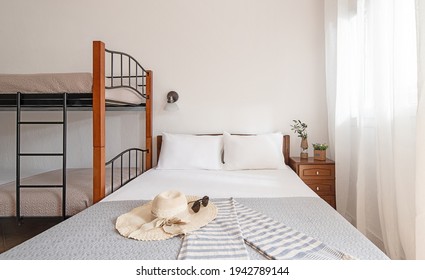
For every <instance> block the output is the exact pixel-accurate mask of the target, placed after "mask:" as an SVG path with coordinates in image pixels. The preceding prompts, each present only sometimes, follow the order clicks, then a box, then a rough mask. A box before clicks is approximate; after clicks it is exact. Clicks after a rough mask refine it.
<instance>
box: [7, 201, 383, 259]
mask: <svg viewBox="0 0 425 280" xmlns="http://www.w3.org/2000/svg"><path fill="white" fill-rule="evenodd" d="M236 199H237V201H238V202H240V203H242V204H243V205H245V206H247V207H250V208H252V209H254V210H256V211H259V212H262V213H264V214H265V215H267V216H269V217H270V218H272V219H274V220H277V221H281V222H283V223H285V224H286V225H287V226H289V227H292V228H294V229H297V230H298V231H300V232H303V233H305V234H307V235H309V236H312V237H314V238H316V239H318V240H320V241H322V242H324V243H326V244H328V245H330V246H332V247H334V248H336V249H338V250H341V251H344V252H346V253H347V254H350V255H351V256H353V257H355V258H357V259H388V257H387V256H386V255H385V254H384V253H382V252H381V251H380V250H379V249H378V248H377V247H376V246H375V245H373V244H372V243H371V242H370V241H369V240H368V239H367V238H366V237H364V236H363V235H362V234H361V233H360V232H359V231H357V230H356V229H355V228H354V227H353V226H352V225H351V224H349V223H348V222H347V221H346V220H345V219H344V218H342V217H341V216H340V215H339V214H338V213H337V212H336V211H335V210H334V209H332V208H331V207H330V206H329V205H327V204H326V203H325V202H323V201H322V200H321V199H320V198H307V197H297V198H236ZM142 203H144V202H143V201H111V202H100V203H97V204H96V205H93V206H91V207H89V208H88V209H86V210H84V211H82V212H80V213H79V214H77V215H75V216H73V217H71V218H69V219H67V220H66V221H64V222H62V223H60V224H58V225H56V226H54V227H52V228H50V229H49V230H47V231H45V232H43V233H41V234H39V235H37V236H36V237H34V238H32V239H30V240H28V241H26V242H24V243H22V244H20V245H18V246H16V247H14V248H12V249H10V250H8V251H7V252H5V253H3V254H0V259H21V260H23V259H45V260H59V259H65V260H83V259H86V260H87V259H88V260H110V259H118V260H124V259H136V260H137V259H138V260H142V259H148V260H154V259H162V260H166V259H171V260H175V259H177V256H178V253H179V250H180V247H181V244H182V239H181V238H180V237H174V238H171V239H168V240H163V241H147V242H146V241H137V240H133V239H127V238H124V237H122V236H121V235H120V234H119V233H118V232H117V231H116V230H115V221H116V218H117V217H118V216H119V215H121V214H123V213H126V212H129V211H130V210H131V209H133V208H135V207H137V206H140V205H141V204H142ZM248 253H249V255H250V256H249V257H250V258H251V259H262V258H263V257H262V256H261V255H260V254H258V253H257V252H256V251H254V250H249V252H248Z"/></svg>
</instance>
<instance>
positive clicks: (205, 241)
mask: <svg viewBox="0 0 425 280" xmlns="http://www.w3.org/2000/svg"><path fill="white" fill-rule="evenodd" d="M214 203H215V204H216V205H217V208H218V215H217V218H216V219H215V220H214V221H213V222H211V223H209V224H208V225H207V226H205V227H203V228H201V229H200V230H198V231H196V232H194V233H192V234H188V235H187V236H186V237H185V238H184V241H183V244H182V248H181V250H180V254H179V256H178V259H241V258H242V259H246V258H248V254H247V251H246V248H245V247H244V246H243V245H244V244H243V242H245V243H246V244H247V245H249V246H250V247H252V248H253V249H255V250H256V251H257V252H258V253H260V254H261V255H263V256H264V257H265V258H267V259H280V260H293V259H298V260H300V259H301V260H302V259H305V260H316V259H317V260H319V259H320V260H336V259H353V258H352V257H351V256H349V255H347V254H345V253H343V252H340V251H338V250H335V249H333V248H331V247H329V246H327V245H325V244H324V243H322V242H320V241H318V240H316V239H314V238H312V237H309V236H307V235H305V234H303V233H301V232H298V231H296V230H294V229H292V228H290V227H287V226H285V225H284V224H282V223H280V222H276V221H274V220H273V219H271V218H269V217H267V216H266V215H264V214H262V213H259V212H257V211H254V210H252V209H250V208H248V207H245V206H244V205H242V204H240V203H238V202H236V201H235V200H234V199H233V198H231V199H229V200H225V201H220V202H214Z"/></svg>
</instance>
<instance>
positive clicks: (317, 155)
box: [313, 143, 328, 160]
mask: <svg viewBox="0 0 425 280" xmlns="http://www.w3.org/2000/svg"><path fill="white" fill-rule="evenodd" d="M327 149H328V144H326V143H315V144H313V150H314V159H315V160H326V150H327Z"/></svg>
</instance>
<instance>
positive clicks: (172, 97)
mask: <svg viewBox="0 0 425 280" xmlns="http://www.w3.org/2000/svg"><path fill="white" fill-rule="evenodd" d="M177 100H179V94H178V93H177V92H175V91H170V92H169V93H168V94H167V104H165V111H170V112H171V111H178V110H179V106H177V104H176V102H177Z"/></svg>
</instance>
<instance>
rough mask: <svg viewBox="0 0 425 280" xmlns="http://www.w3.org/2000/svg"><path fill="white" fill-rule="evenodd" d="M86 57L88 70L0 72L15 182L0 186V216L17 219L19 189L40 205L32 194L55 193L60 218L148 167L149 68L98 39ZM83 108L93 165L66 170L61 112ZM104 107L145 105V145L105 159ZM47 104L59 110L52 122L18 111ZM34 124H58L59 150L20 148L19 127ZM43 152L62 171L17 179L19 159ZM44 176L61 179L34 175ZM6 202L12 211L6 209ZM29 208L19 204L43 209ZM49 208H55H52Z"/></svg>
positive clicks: (1, 100) (47, 107) (64, 119)
mask: <svg viewBox="0 0 425 280" xmlns="http://www.w3.org/2000/svg"><path fill="white" fill-rule="evenodd" d="M92 62H93V72H92V73H51V74H21V75H11V74H1V75H0V109H3V110H5V109H6V110H11V109H12V110H13V108H16V109H15V110H16V113H17V114H16V116H17V118H16V181H15V182H12V183H9V184H4V185H2V186H0V200H1V201H0V202H1V203H0V205H1V207H0V216H10V215H12V214H15V215H16V217H18V218H19V219H20V218H22V212H21V192H27V194H30V193H31V192H32V194H31V195H30V196H31V199H28V198H27V199H26V202H27V203H34V204H37V203H41V204H42V203H43V201H40V200H38V198H40V197H42V196H44V195H46V193H50V196H53V197H58V196H61V198H62V200H61V201H62V203H61V212H62V213H61V214H62V217H64V218H65V217H66V216H69V215H73V214H75V213H76V212H79V211H81V210H82V209H84V208H86V207H88V206H89V205H91V204H94V203H96V202H98V201H100V200H101V199H103V198H104V197H105V196H106V195H107V194H109V193H111V192H113V191H114V190H115V189H117V188H119V187H120V186H122V185H124V184H125V183H127V182H129V181H131V180H132V179H134V178H135V177H137V176H138V175H140V174H141V173H142V172H144V171H145V170H147V169H150V168H151V167H152V124H151V122H152V71H150V70H145V69H144V68H143V67H142V65H141V64H140V63H139V62H138V61H137V60H135V59H134V58H133V57H132V56H130V55H128V54H126V53H123V52H118V51H112V50H108V49H106V48H105V44H104V43H103V42H101V41H94V42H93V61H92ZM108 71H109V73H108V75H106V74H105V73H107V72H108ZM87 108H91V109H92V111H93V120H92V121H93V168H92V169H89V170H85V169H75V170H74V169H73V170H70V169H67V165H66V158H67V155H66V154H67V126H66V125H67V112H68V111H69V110H70V109H72V110H85V109H87ZM109 108H111V109H113V108H115V109H116V108H119V109H120V110H128V109H134V108H145V111H146V142H145V145H146V147H145V149H140V148H132V149H128V150H126V151H123V152H121V153H120V154H118V155H117V156H115V157H114V158H113V159H111V160H110V161H109V162H105V110H107V109H109ZM52 109H53V110H61V111H62V119H60V120H56V121H32V120H31V121H27V120H22V119H21V113H22V111H24V110H52ZM40 124H43V125H60V126H62V140H63V143H62V148H63V150H62V152H60V153H44V152H43V153H23V152H21V149H20V145H21V143H20V142H21V141H20V137H21V126H23V125H40ZM43 156H46V157H61V158H62V170H58V171H59V172H60V173H59V174H58V173H57V171H54V172H46V173H44V174H39V175H35V176H32V177H31V178H25V179H23V178H21V172H20V169H21V166H20V162H21V158H25V157H43ZM68 174H71V176H73V178H74V179H72V180H69V181H70V182H68V180H67V178H68ZM45 176H48V177H49V176H50V177H54V178H55V180H56V181H58V180H59V181H61V182H58V183H55V184H49V185H44V184H43V183H42V182H41V179H40V178H44V177H45ZM75 178H76V179H75ZM78 178H84V179H83V180H79V179H78ZM107 178H108V179H107ZM72 181H78V182H79V183H78V184H77V185H78V186H77V187H76V188H74V189H72V186H73V185H72V184H71V185H70V183H72ZM34 182H35V183H34ZM11 185H14V186H15V188H14V190H13V188H12V190H11ZM67 185H68V187H67ZM67 189H68V190H69V191H70V193H72V192H76V194H74V195H73V199H76V201H75V202H70V201H67ZM2 191H3V192H2ZM13 191H14V193H12V192H13ZM34 191H38V192H39V195H35V192H34ZM88 192H89V193H88ZM40 193H41V194H40ZM43 193H44V194H43ZM56 200H57V199H56ZM69 203H71V204H72V203H75V205H68V204H69ZM12 205H14V208H15V211H11V209H10V208H11V207H13V206H12ZM57 206H58V203H53V204H51V205H48V207H54V208H56V207H57ZM35 208H37V207H31V206H29V207H28V206H27V207H26V208H25V209H27V210H24V213H25V216H40V215H43V213H44V212H43V211H39V213H37V211H38V210H36V209H35ZM41 208H43V207H41ZM67 208H69V210H68V211H69V213H68V212H67ZM28 209H30V210H28ZM34 209H35V210H34ZM32 211H33V212H32ZM54 213H57V210H55V211H54Z"/></svg>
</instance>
